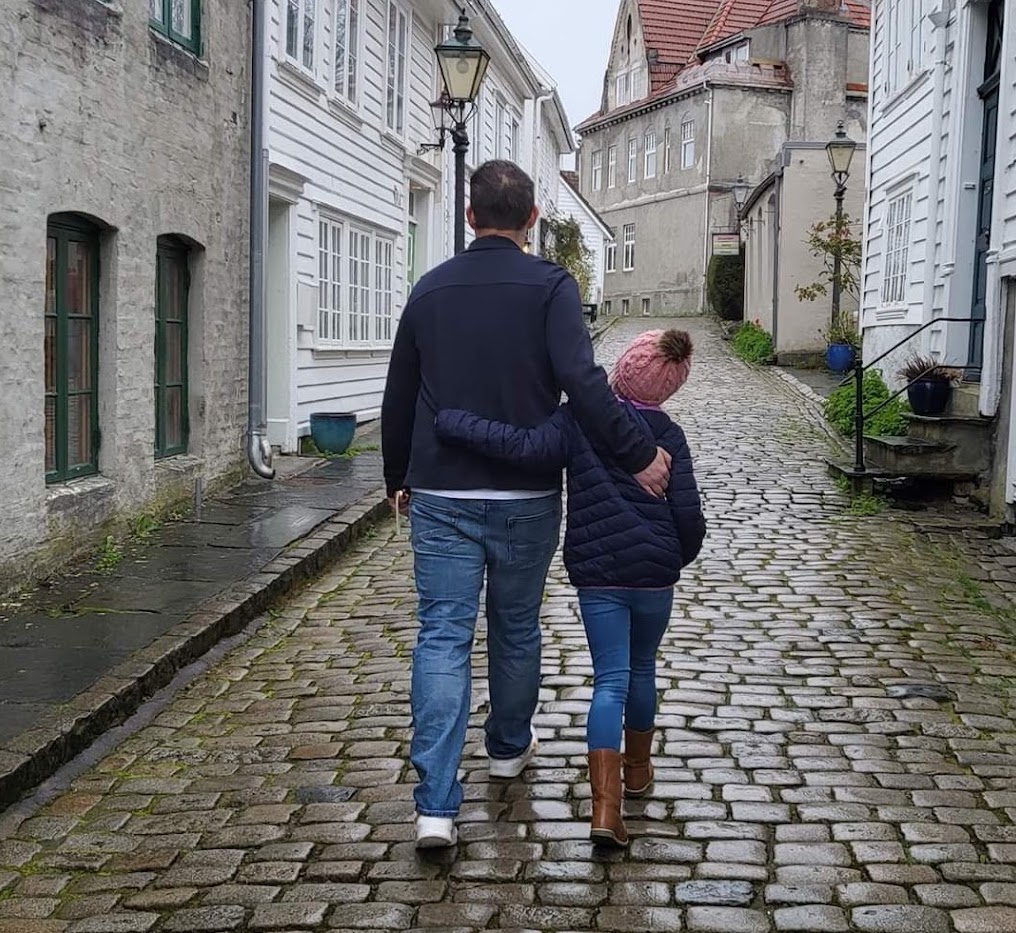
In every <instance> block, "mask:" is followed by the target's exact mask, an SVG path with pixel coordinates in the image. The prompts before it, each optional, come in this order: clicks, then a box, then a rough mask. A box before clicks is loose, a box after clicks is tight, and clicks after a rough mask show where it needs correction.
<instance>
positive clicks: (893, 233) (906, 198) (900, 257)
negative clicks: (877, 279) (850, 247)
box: [881, 188, 914, 308]
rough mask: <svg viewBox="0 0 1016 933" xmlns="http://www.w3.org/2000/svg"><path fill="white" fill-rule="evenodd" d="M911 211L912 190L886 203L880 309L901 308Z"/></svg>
mask: <svg viewBox="0 0 1016 933" xmlns="http://www.w3.org/2000/svg"><path fill="white" fill-rule="evenodd" d="M913 208H914V191H913V188H907V189H905V190H902V191H899V192H897V193H895V194H893V195H892V196H891V197H890V198H889V199H888V200H887V202H886V207H885V220H884V222H883V224H882V229H883V244H884V245H883V248H882V290H881V301H882V307H883V308H905V307H906V306H907V299H908V297H909V295H908V292H909V290H910V240H911V234H912V226H911V224H912V220H913Z"/></svg>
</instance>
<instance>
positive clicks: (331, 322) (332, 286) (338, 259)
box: [318, 220, 343, 343]
mask: <svg viewBox="0 0 1016 933" xmlns="http://www.w3.org/2000/svg"><path fill="white" fill-rule="evenodd" d="M342 244H343V227H342V224H340V223H336V222H334V221H331V220H322V221H320V222H319V224H318V339H319V340H321V341H326V342H329V343H331V342H337V341H341V340H342V338H343V334H342V306H343V300H342Z"/></svg>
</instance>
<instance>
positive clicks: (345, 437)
mask: <svg viewBox="0 0 1016 933" xmlns="http://www.w3.org/2000/svg"><path fill="white" fill-rule="evenodd" d="M354 434H356V415H354V414H349V413H347V412H314V413H313V414H312V415H311V416H310V436H311V439H312V440H313V441H314V445H315V446H316V447H317V449H318V450H320V451H321V453H323V454H329V455H332V456H336V457H338V456H341V455H342V454H344V453H345V452H346V451H347V450H349V445H350V444H352V443H353V435H354Z"/></svg>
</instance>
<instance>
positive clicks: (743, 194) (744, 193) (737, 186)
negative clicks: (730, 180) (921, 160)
mask: <svg viewBox="0 0 1016 933" xmlns="http://www.w3.org/2000/svg"><path fill="white" fill-rule="evenodd" d="M750 190H751V189H750V187H749V185H748V182H746V181H745V180H744V175H738V176H737V181H736V182H734V186H733V187H732V188H731V189H730V193H731V194H732V195H733V196H734V206H735V207H736V208H737V229H738V233H740V231H741V228H742V226H743V225H744V216H743V214H744V205H745V203H746V202H747V200H748V192H749V191H750Z"/></svg>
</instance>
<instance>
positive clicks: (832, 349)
mask: <svg viewBox="0 0 1016 933" xmlns="http://www.w3.org/2000/svg"><path fill="white" fill-rule="evenodd" d="M854 357H855V352H854V348H853V347H852V346H850V344H849V343H832V344H830V345H829V346H828V347H827V348H826V366H828V367H829V368H830V369H831V370H832V371H833V372H834V373H845V372H846V371H847V370H848V369H850V367H851V366H853V365H854Z"/></svg>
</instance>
